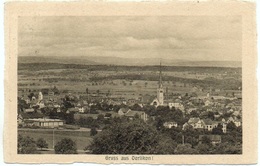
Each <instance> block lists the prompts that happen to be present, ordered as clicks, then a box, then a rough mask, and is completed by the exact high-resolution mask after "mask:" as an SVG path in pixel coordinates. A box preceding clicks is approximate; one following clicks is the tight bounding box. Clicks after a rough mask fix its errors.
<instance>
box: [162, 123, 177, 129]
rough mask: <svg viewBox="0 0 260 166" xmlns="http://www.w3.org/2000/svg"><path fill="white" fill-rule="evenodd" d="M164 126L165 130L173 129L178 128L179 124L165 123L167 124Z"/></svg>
mask: <svg viewBox="0 0 260 166" xmlns="http://www.w3.org/2000/svg"><path fill="white" fill-rule="evenodd" d="M163 126H164V127H165V128H169V129H170V128H172V127H178V124H177V122H174V121H172V122H165V123H163Z"/></svg>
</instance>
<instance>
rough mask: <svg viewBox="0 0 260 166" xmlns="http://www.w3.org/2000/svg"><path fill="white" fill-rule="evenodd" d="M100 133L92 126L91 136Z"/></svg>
mask: <svg viewBox="0 0 260 166" xmlns="http://www.w3.org/2000/svg"><path fill="white" fill-rule="evenodd" d="M97 133H98V131H97V130H96V128H94V127H92V128H91V130H90V136H95V135H96V134H97Z"/></svg>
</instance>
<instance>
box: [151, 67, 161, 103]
mask: <svg viewBox="0 0 260 166" xmlns="http://www.w3.org/2000/svg"><path fill="white" fill-rule="evenodd" d="M151 105H154V106H156V107H158V106H162V105H164V89H163V85H162V70H161V62H160V74H159V85H158V88H157V97H156V99H154V100H153V102H152V103H151Z"/></svg>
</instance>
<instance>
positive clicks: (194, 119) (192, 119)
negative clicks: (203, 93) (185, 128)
mask: <svg viewBox="0 0 260 166" xmlns="http://www.w3.org/2000/svg"><path fill="white" fill-rule="evenodd" d="M198 121H200V118H190V119H189V121H188V123H198Z"/></svg>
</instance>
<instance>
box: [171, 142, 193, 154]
mask: <svg viewBox="0 0 260 166" xmlns="http://www.w3.org/2000/svg"><path fill="white" fill-rule="evenodd" d="M174 152H175V153H176V154H198V151H197V150H196V149H193V148H192V146H191V144H179V145H178V146H177V148H176V149H175V151H174Z"/></svg>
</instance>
